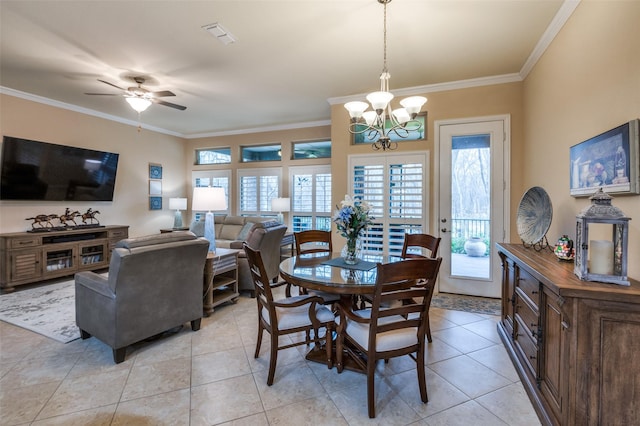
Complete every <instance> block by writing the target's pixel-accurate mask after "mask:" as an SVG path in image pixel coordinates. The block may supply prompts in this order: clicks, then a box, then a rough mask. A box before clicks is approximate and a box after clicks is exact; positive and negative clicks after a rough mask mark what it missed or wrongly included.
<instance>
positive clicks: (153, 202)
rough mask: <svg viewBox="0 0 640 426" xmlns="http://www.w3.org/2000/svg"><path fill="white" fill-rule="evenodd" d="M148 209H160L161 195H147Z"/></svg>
mask: <svg viewBox="0 0 640 426" xmlns="http://www.w3.org/2000/svg"><path fill="white" fill-rule="evenodd" d="M149 210H162V197H149Z"/></svg>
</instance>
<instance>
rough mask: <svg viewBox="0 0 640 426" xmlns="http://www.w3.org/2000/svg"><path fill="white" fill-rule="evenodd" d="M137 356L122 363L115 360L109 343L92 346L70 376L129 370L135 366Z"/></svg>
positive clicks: (82, 356) (130, 357) (84, 353)
mask: <svg viewBox="0 0 640 426" xmlns="http://www.w3.org/2000/svg"><path fill="white" fill-rule="evenodd" d="M134 361H135V357H133V356H129V357H127V358H125V360H124V361H123V362H121V363H120V364H116V363H115V362H113V352H112V350H111V348H110V347H108V346H107V345H102V344H101V345H97V346H92V347H91V348H90V349H88V350H87V351H85V352H83V353H82V355H81V356H80V358H79V359H78V362H76V364H75V365H74V366H73V368H72V369H71V371H70V372H69V376H68V378H74V377H81V376H87V375H90V374H100V373H113V372H115V371H129V370H131V367H133V363H134Z"/></svg>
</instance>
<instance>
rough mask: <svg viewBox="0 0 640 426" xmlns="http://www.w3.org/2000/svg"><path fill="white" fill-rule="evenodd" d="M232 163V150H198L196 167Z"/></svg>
mask: <svg viewBox="0 0 640 426" xmlns="http://www.w3.org/2000/svg"><path fill="white" fill-rule="evenodd" d="M229 163H231V148H207V149H196V159H195V163H194V164H196V165H202V164H229Z"/></svg>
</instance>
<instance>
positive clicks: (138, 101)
mask: <svg viewBox="0 0 640 426" xmlns="http://www.w3.org/2000/svg"><path fill="white" fill-rule="evenodd" d="M125 99H126V100H127V102H128V103H129V105H131V108H133V109H134V110H136V111H137V112H142V111H144V110H146V109H147V108H149V105H151V101H150V100H149V99H145V98H139V97H136V96H127V97H126V98H125Z"/></svg>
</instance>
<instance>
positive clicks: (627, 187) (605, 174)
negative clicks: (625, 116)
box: [569, 119, 640, 197]
mask: <svg viewBox="0 0 640 426" xmlns="http://www.w3.org/2000/svg"><path fill="white" fill-rule="evenodd" d="M639 122H640V120H638V119H634V120H631V121H629V122H627V123H625V124H622V125H620V126H618V127H615V128H613V129H611V130H608V131H606V132H604V133H602V134H599V135H598V136H594V137H593V138H590V139H587V140H585V141H583V142H580V143H579V144H576V145H573V146H572V147H571V148H569V161H570V163H569V188H570V193H571V196H573V197H588V196H591V195H593V194H594V193H595V192H596V191H597V190H598V188H602V190H603V191H605V192H607V193H609V194H640V171H639V170H638V165H639V159H638V157H639V155H640V146H639V139H640V138H639V136H638V127H639Z"/></svg>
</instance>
